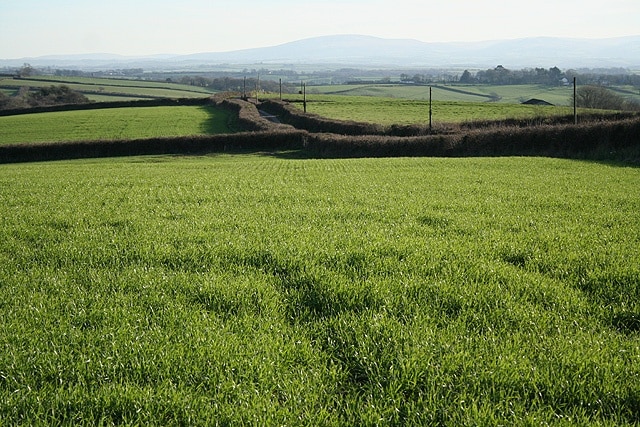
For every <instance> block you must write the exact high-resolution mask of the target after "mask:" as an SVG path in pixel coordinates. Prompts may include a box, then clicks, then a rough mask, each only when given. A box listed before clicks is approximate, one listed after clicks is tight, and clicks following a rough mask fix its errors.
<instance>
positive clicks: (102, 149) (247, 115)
mask: <svg viewBox="0 0 640 427" xmlns="http://www.w3.org/2000/svg"><path fill="white" fill-rule="evenodd" d="M156 101H158V100H153V101H151V102H156ZM164 101H166V102H168V104H161V105H181V104H179V101H178V104H176V100H164ZM184 101H185V102H188V103H192V102H196V101H200V102H203V101H206V102H204V104H206V103H211V104H213V105H216V106H219V107H222V108H227V109H230V110H231V111H233V112H234V115H237V121H238V122H237V124H238V127H239V128H241V129H242V130H243V132H239V133H232V134H219V135H195V136H187V137H166V138H145V139H135V140H114V141H77V142H63V143H37V144H14V145H0V163H10V162H29V161H47V160H60V159H76V158H91V157H119V156H136V155H151V154H204V153H214V152H234V151H242V150H269V151H273V150H301V151H303V153H304V154H306V155H307V156H310V157H320V158H325V157H326V158H329V157H331V158H335V157H345V158H347V157H409V156H438V157H470V156H546V157H561V158H575V159H590V160H601V161H618V162H625V163H629V164H634V165H640V116H638V115H633V116H629V115H619V116H609V117H607V118H606V119H602V118H601V120H600V121H589V122H585V123H582V124H578V125H574V124H566V123H562V120H566V118H565V119H561V120H560V122H561V124H555V123H545V122H540V123H538V124H529V125H523V124H522V123H511V122H509V121H501V122H499V125H495V124H494V125H493V126H489V127H475V126H473V125H470V124H465V125H462V126H461V127H455V126H453V127H451V128H444V130H443V129H439V130H438V131H437V132H439V133H432V134H420V133H419V132H418V134H417V135H416V134H415V133H414V134H413V135H414V136H398V135H394V134H393V133H396V134H403V133H408V132H409V131H412V130H415V129H413V128H412V127H397V128H395V129H394V128H393V127H391V128H390V131H386V132H387V133H386V134H385V131H383V130H384V129H383V127H382V126H380V125H375V124H373V125H369V124H366V123H356V122H340V121H336V120H330V119H324V118H321V117H320V116H316V115H305V114H304V113H301V112H299V110H297V109H296V108H295V107H292V106H290V105H287V104H285V103H284V102H281V101H265V102H263V103H261V104H260V107H261V108H263V109H264V110H266V111H269V112H270V113H272V114H275V115H276V116H278V117H279V118H281V119H282V120H283V121H285V122H288V123H290V124H282V123H274V122H272V121H269V120H267V119H266V118H264V117H262V116H261V115H260V112H259V111H258V109H257V107H256V105H255V104H253V103H251V102H248V101H243V100H240V99H226V100H222V101H213V100H212V99H211V98H207V99H205V100H194V99H191V98H188V99H186V100H184ZM149 103H150V102H148V101H137V102H136V104H138V105H147V104H149ZM110 104H122V103H110ZM124 104H127V106H131V105H130V104H131V103H129V102H125V103H124ZM182 105H198V104H197V103H196V104H182ZM112 108H115V107H112ZM305 116H306V117H305ZM305 120H306V121H305ZM592 120H596V118H593V119H592ZM487 123H489V122H487ZM487 123H485V125H486V124H487ZM291 124H297V125H299V126H301V127H304V128H303V129H298V128H297V126H296V127H294V126H291ZM321 125H323V126H324V125H326V126H327V127H323V126H321ZM341 131H342V132H341ZM358 132H362V133H358ZM369 132H371V133H369Z"/></svg>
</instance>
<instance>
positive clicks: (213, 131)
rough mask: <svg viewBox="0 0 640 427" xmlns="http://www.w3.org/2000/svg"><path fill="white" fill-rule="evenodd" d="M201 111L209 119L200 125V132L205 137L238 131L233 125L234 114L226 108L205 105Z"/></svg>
mask: <svg viewBox="0 0 640 427" xmlns="http://www.w3.org/2000/svg"><path fill="white" fill-rule="evenodd" d="M199 109H200V110H202V111H204V112H206V113H207V119H206V120H205V121H204V122H202V124H201V125H200V132H201V133H202V134H204V135H219V134H223V133H234V132H236V131H237V129H236V126H234V125H233V116H232V113H231V112H230V111H229V110H227V109H224V108H218V107H215V106H211V105H203V106H201V107H199Z"/></svg>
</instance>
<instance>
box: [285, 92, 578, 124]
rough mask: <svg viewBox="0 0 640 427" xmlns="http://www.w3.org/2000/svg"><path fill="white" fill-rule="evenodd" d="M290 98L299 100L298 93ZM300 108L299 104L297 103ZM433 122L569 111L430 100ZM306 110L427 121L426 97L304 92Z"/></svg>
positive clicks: (400, 121) (567, 110)
mask: <svg viewBox="0 0 640 427" xmlns="http://www.w3.org/2000/svg"><path fill="white" fill-rule="evenodd" d="M287 98H288V99H289V98H293V99H296V100H300V99H301V96H300V95H297V96H294V97H291V96H289V97H287ZM297 105H298V106H299V107H300V108H302V105H301V104H297ZM432 110H433V111H432V114H433V116H432V120H433V122H434V123H460V122H465V121H473V120H502V119H507V118H518V119H527V118H536V117H547V116H553V115H566V114H573V109H572V108H569V107H556V106H538V105H521V104H508V103H488V102H466V101H465V102H462V101H434V102H433V107H432ZM307 112H308V113H313V114H319V115H321V116H325V117H329V118H333V119H340V120H354V121H358V122H369V123H379V124H383V125H392V124H418V123H429V101H428V100H427V101H424V100H412V99H399V98H388V97H378V96H349V95H308V96H307Z"/></svg>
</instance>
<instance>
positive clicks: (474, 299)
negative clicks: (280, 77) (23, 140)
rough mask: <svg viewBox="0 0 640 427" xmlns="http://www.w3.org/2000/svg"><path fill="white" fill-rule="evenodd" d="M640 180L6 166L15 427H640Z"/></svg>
mask: <svg viewBox="0 0 640 427" xmlns="http://www.w3.org/2000/svg"><path fill="white" fill-rule="evenodd" d="M639 183H640V169H638V168H633V167H618V166H615V165H609V164H599V163H594V162H581V161H572V160H559V159H548V158H466V159H433V158H404V159H402V158H396V159H350V160H315V159H299V158H295V156H294V155H293V154H292V153H274V154H270V155H237V156H231V155H216V156H205V157H162V156H161V157H133V158H120V159H102V160H90V161H86V160H85V161H59V162H50V163H33V164H20V165H0V205H1V206H2V208H1V209H0V230H1V231H2V232H1V233H0V289H1V290H2V299H1V300H0V348H1V349H2V351H0V424H2V425H17V424H22V425H77V424H85V425H113V424H119V425H217V424H220V425H336V426H338V425H340V426H343V425H567V426H569V425H611V426H613V425H637V424H638V423H639V422H640V335H639V332H638V331H639V329H640V325H639V322H640V320H639V316H640V282H639V280H640V279H639V278H640V264H639V263H638V260H640V221H638V212H640V191H639V190H640V188H639Z"/></svg>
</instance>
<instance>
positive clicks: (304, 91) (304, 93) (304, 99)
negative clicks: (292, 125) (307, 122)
mask: <svg viewBox="0 0 640 427" xmlns="http://www.w3.org/2000/svg"><path fill="white" fill-rule="evenodd" d="M302 105H303V107H304V112H305V113H306V112H307V84H306V83H304V84H303V85H302Z"/></svg>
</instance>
